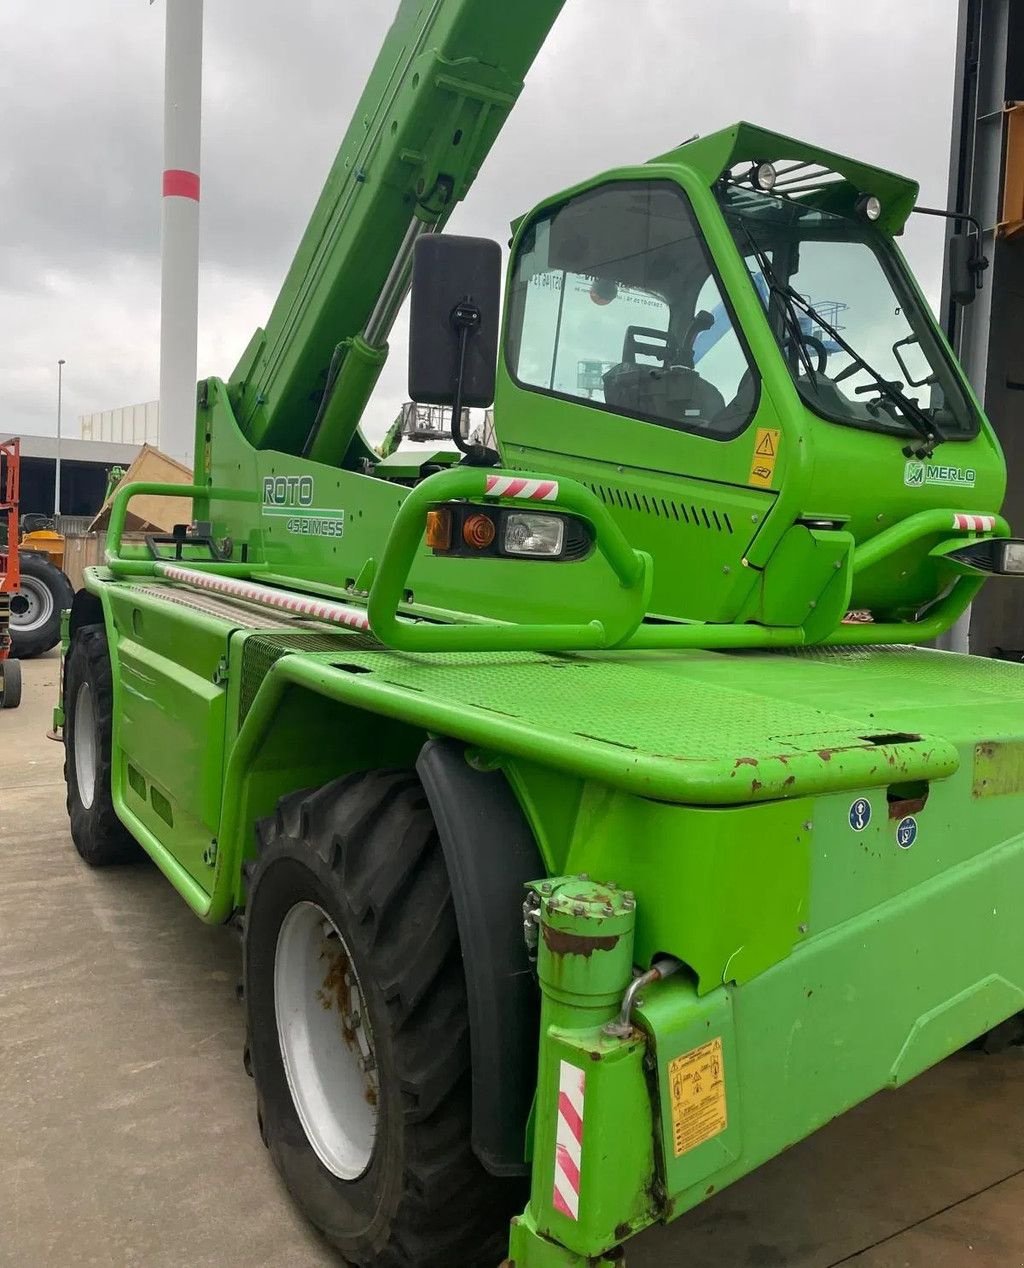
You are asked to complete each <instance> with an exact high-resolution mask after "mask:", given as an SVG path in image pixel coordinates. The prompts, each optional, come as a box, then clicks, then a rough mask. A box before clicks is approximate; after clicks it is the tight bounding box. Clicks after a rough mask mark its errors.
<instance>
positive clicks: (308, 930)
mask: <svg viewBox="0 0 1024 1268" xmlns="http://www.w3.org/2000/svg"><path fill="white" fill-rule="evenodd" d="M274 1011H275V1014H276V1016H277V1037H278V1041H279V1043H280V1045H281V1056H282V1058H283V1060H284V1070H285V1075H286V1077H287V1079H288V1087H289V1090H290V1091H291V1094H292V1101H293V1103H294V1105H295V1109H296V1112H297V1113H298V1116H299V1121H300V1122H301V1123H302V1127H303V1130H304V1131H305V1133H306V1139H307V1140H308V1141H309V1143H310V1145H311V1146H312V1148H313V1151H314V1153H315V1154H316V1156H317V1157H318V1158H319V1159H320V1161H321V1162H322V1163H323V1165H324V1166H325V1167H326V1168H327V1170H328V1171H329V1172H331V1174H332V1175H335V1176H337V1177H338V1179H340V1180H355V1179H358V1177H359V1176H361V1175H362V1174H363V1173H364V1172H365V1171H366V1169H367V1167H369V1165H370V1160H371V1158H372V1157H373V1149H374V1143H375V1141H376V1139H377V1113H378V1108H377V1102H378V1094H379V1081H378V1075H377V1066H376V1061H375V1059H374V1050H373V1033H372V1031H371V1029H370V1020H369V1017H368V1016H367V1013H366V1002H365V1000H364V999H363V992H362V988H361V987H360V985H359V978H358V977H357V976H356V971H355V968H354V967H353V965H352V956H351V953H350V952H349V949H348V946H347V945H346V943H345V940H344V938H342V936H341V934H340V933H339V932H338V929H337V927H336V925H335V924H334V922H333V921H332V920H331V918H330V917H329V916H328V915H327V913H326V912H325V911H324V910H323V908H322V907H318V906H317V905H316V903H309V902H301V903H296V904H295V906H294V907H293V908H292V909H291V911H289V912H288V914H287V915H286V916H285V918H284V920H283V921H282V923H281V930H280V932H279V933H278V935H277V951H276V953H275V956H274Z"/></svg>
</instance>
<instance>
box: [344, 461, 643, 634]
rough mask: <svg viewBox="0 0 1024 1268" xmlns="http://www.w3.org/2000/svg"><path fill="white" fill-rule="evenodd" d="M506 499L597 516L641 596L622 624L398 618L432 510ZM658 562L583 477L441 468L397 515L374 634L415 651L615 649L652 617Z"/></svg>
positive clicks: (621, 573)
mask: <svg viewBox="0 0 1024 1268" xmlns="http://www.w3.org/2000/svg"><path fill="white" fill-rule="evenodd" d="M470 498H472V499H474V500H476V499H483V498H499V499H502V500H518V501H523V500H526V501H535V502H540V503H543V504H544V506H545V507H554V506H556V505H557V506H558V507H560V508H562V509H563V510H566V511H570V512H573V513H575V514H577V515H580V516H582V517H583V518H584V519H586V520H589V522H590V523H591V524H592V525H593V528H594V531H595V533H596V535H597V548H598V550H599V551H600V552H601V554H602V555H603V556H604V558H605V559H606V560H607V562H608V564H609V566H610V567H611V569H612V571H613V573H614V574H615V576H616V578H617V579H618V582H619V584H620V585H621V586H622V588H623V589H624V590H626V591H628V592H629V593H630V597H631V598H632V599H633V603H632V605H631V609H632V610H631V612H630V616H629V619H628V621H627V622H623V623H622V628H618V629H616V628H608V626H607V625H606V624H605V622H604V621H602V620H599V619H597V618H595V619H594V620H592V621H588V622H587V623H586V624H585V625H569V624H566V625H549V624H531V625H510V624H501V623H497V622H495V623H493V624H483V625H481V624H473V625H433V624H427V623H425V622H421V623H419V624H409V623H407V622H404V621H399V619H398V606H399V604H400V603H401V602H402V596H403V591H404V586H405V581H406V578H407V577H408V575H409V570H410V568H411V567H412V564H413V560H414V559H415V558H416V552H417V551H418V550H419V547H420V543H421V541H422V540H423V527H424V523H425V521H426V514H427V511H428V510H429V509H430V508H431V507H433V506H435V505H437V504H438V503H440V502H451V501H454V500H457V499H470ZM651 568H652V564H651V559H650V556H649V555H646V554H644V553H643V551H639V550H634V549H633V547H632V546H630V544H629V542H628V541H627V540H626V538H625V536H624V535H623V532H622V530H621V529H620V528H619V526H618V525H617V524H616V523H615V521H614V520H613V519H612V517H611V516H610V515H609V513H608V511H607V510H606V509H605V507H604V506H603V505H602V503H601V502H600V501H599V500H598V499H597V498H596V497H595V496H594V494H593V493H591V492H590V490H589V489H586V488H584V487H583V485H582V484H578V483H577V482H576V481H575V480H559V481H554V480H549V479H545V478H544V477H543V476H532V475H524V474H523V473H522V472H517V471H497V470H495V469H494V468H482V467H460V468H458V469H457V470H453V471H441V472H438V474H437V475H433V476H430V477H429V478H428V479H426V480H424V481H423V483H422V484H418V485H417V486H416V487H415V488H414V489H413V490H412V492H411V493H410V494H409V496H408V497H407V498H406V499H405V501H404V502H403V503H402V506H401V508H400V510H399V512H398V515H397V516H396V517H395V522H394V524H393V525H392V528H391V532H390V534H389V535H388V540H387V544H386V546H385V547H384V555H383V557H382V559H381V561H380V567H379V568H378V570H377V575H376V577H375V579H374V582H373V586H372V587H371V589H370V597H369V601H368V611H369V616H370V624H371V626H372V628H373V632H374V634H376V636H377V637H378V638H379V639H380V640H381V642H382V643H386V644H387V645H388V646H389V647H394V648H397V649H398V650H400V651H409V652H451V651H459V652H482V651H519V650H526V651H534V650H540V649H543V650H545V651H568V650H571V649H585V648H600V647H615V646H617V645H618V644H620V643H622V642H623V641H625V640H626V639H627V638H628V637H629V636H630V634H632V633H633V631H634V630H636V628H637V627H638V626H639V624H640V622H641V621H642V620H643V619H644V615H645V613H646V610H647V600H648V597H649V595H650V581H651Z"/></svg>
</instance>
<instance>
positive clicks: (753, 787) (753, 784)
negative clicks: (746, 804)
mask: <svg viewBox="0 0 1024 1268" xmlns="http://www.w3.org/2000/svg"><path fill="white" fill-rule="evenodd" d="M763 787H764V784H762V783H761V781H760V780H759V779H752V780H751V781H750V791H751V792H752V793H756V792H757V791H758V789H759V788H763Z"/></svg>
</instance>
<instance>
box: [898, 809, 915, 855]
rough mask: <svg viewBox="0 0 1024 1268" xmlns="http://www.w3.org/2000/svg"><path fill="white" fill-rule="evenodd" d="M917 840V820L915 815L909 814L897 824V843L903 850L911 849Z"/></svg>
mask: <svg viewBox="0 0 1024 1268" xmlns="http://www.w3.org/2000/svg"><path fill="white" fill-rule="evenodd" d="M916 840H917V820H916V819H915V818H914V816H913V815H907V817H906V818H905V819H901V820H900V821H899V823H898V824H897V825H896V844H897V845H898V846H899V847H900V849H901V850H909V849H910V847H911V846H912V845H913V844H914V842H915V841H916Z"/></svg>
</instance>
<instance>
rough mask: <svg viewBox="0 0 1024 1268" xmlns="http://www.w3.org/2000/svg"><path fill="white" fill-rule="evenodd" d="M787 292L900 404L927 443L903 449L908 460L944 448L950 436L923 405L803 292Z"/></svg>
mask: <svg viewBox="0 0 1024 1268" xmlns="http://www.w3.org/2000/svg"><path fill="white" fill-rule="evenodd" d="M785 291H786V294H787V295H788V297H789V300H790V302H791V303H792V304H795V305H796V306H797V307H798V308H800V309H801V310H802V311H803V312H805V313H806V314H807V316H808V317H810V319H811V320H812V321H813V322H814V323H815V325H817V326H820V327H821V329H822V330H824V332H825V333H826V334H827V335H828V336H829V338H830V339H832V340H833V342H835V343H837V344H838V345H839V347H840V348H842V350H843V351H844V352H845V353H846V355H847V356H848V357H852V358H853V360H854V361H856V363H857V364H858V365H859V366H860V367H861V369H862V370H866V371H867V373H868V374H870V375H871V377H872V378H873V379H874V384H873V385H872V386H874V387H875V388H877V389H878V394H879V396H884V397H885V398H886V399H887V400H890V401H892V403H893V404H894V405H898V406H899V408H900V409H901V410H902V411H903V414H904V416H905V418H906V420H907V422H908V423H909V424H910V425H911V427H913V429H914V431H916V432H917V434H918V435H919V436H920V437H921V438H922V439H923V440H924V442H925V443H924V444H923V445H919V446H918V447H917V449H913V448H912V447H911V446H910V445H907V446H906V447H905V448H904V450H903V453H904V457H907V458H930V457H931V456H932V454H933V453H934V451H935V446H936V445H941V444H942V442H943V441H944V440H946V439H947V437H946V434H945V433H944V432H943V431H942V430H941V429H940V428H939V427H938V426H937V425H936V424H935V423H934V422H932V420H931V419H930V418H929V417H928V415H927V414H926V413H925V412H924V410H923V409H922V408H921V407H920V405H918V403H917V401H915V400H913V399H912V398H911V397H909V396H907V394H906V393H905V392H904V391H902V389H901V387H900V385H899V383H897V382H894V381H893V380H892V379H887V378H885V377H884V375H881V374H879V372H878V371H877V370H876V369H875V368H874V366H872V365H869V364H868V362H867V361H865V360H864V358H863V357H862V356H861V355H860V353H859V352H857V351H855V350H854V349H853V348H851V346H850V345H849V344H848V343H847V342H846V340H845V339H844V338H843V336H842V335H841V334H840V333H839V331H838V330H836V328H835V326H833V325H832V324H831V323H830V322H828V321H826V320H825V318H824V317H822V315H821V314H820V313H819V312H818V310H817V309H816V308H815V307H814V306H813V305H812V304H809V303H808V302H807V300H806V299H804V297H803V296H802V295H801V294H800V293H799V291H796V290H794V289H793V287H792V286H789V285H786V286H785ZM864 390H867V389H864Z"/></svg>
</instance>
